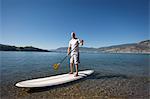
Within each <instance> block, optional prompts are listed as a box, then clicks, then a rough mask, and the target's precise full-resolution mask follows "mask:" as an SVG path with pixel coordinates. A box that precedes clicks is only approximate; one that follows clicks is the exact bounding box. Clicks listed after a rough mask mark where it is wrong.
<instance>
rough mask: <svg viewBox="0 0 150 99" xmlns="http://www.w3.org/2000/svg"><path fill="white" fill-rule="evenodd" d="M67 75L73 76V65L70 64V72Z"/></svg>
mask: <svg viewBox="0 0 150 99" xmlns="http://www.w3.org/2000/svg"><path fill="white" fill-rule="evenodd" d="M69 74H73V63H70V72H69Z"/></svg>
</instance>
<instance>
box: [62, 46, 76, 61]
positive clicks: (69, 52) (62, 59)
mask: <svg viewBox="0 0 150 99" xmlns="http://www.w3.org/2000/svg"><path fill="white" fill-rule="evenodd" d="M77 46H78V45H77ZM77 46H76V47H77ZM76 47H75V48H76ZM75 48H74V49H75ZM74 49H73V50H74ZM73 50H71V51H70V52H69V54H68V55H66V56H65V57H64V58H63V59H62V60H61V61H60V63H59V64H61V63H62V62H63V61H64V60H65V59H66V58H67V57H68V56H69V55H70V54H71V52H72V51H73Z"/></svg>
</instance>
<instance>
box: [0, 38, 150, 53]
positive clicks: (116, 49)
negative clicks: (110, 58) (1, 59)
mask: <svg viewBox="0 0 150 99" xmlns="http://www.w3.org/2000/svg"><path fill="white" fill-rule="evenodd" d="M0 51H18V52H22V51H23V52H29V51H30V52H67V47H60V48H57V49H55V50H45V49H40V48H36V47H32V46H26V47H16V46H11V45H3V44H0ZM80 52H85V53H127V54H131V53H134V54H150V40H145V41H141V42H138V43H131V44H122V45H114V46H108V47H100V48H90V47H80Z"/></svg>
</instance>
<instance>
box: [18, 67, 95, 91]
mask: <svg viewBox="0 0 150 99" xmlns="http://www.w3.org/2000/svg"><path fill="white" fill-rule="evenodd" d="M93 72H94V70H85V71H79V72H78V74H79V76H77V77H75V76H74V75H75V73H74V74H62V75H56V76H51V77H45V78H38V79H32V80H26V81H21V82H18V83H16V86H17V87H31V88H32V87H46V86H54V85H59V84H64V83H67V82H71V81H75V80H78V79H81V78H84V77H86V76H88V75H90V74H92V73H93Z"/></svg>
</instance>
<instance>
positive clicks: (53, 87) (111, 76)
mask: <svg viewBox="0 0 150 99" xmlns="http://www.w3.org/2000/svg"><path fill="white" fill-rule="evenodd" d="M111 78H123V79H127V78H128V77H127V76H126V75H122V74H109V75H103V76H102V75H101V74H100V73H96V72H95V73H93V74H92V75H90V76H88V77H85V78H82V79H79V80H76V81H72V82H68V83H65V84H61V85H55V86H47V87H37V88H30V89H29V90H28V91H27V92H28V93H37V92H43V91H49V90H52V89H57V88H61V87H67V86H71V85H73V84H76V83H80V82H83V81H85V80H88V79H93V80H96V79H97V80H98V79H111Z"/></svg>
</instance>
